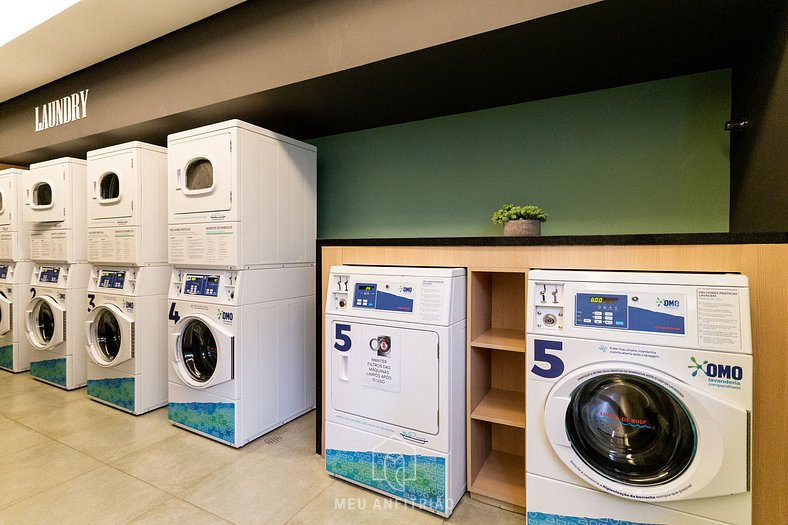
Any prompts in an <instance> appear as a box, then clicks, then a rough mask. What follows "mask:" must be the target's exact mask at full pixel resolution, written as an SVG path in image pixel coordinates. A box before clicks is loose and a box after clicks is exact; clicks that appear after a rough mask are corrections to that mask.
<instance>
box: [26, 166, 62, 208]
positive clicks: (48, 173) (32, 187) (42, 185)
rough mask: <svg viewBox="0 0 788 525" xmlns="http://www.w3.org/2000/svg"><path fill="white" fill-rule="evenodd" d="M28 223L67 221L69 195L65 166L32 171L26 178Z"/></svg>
mask: <svg viewBox="0 0 788 525" xmlns="http://www.w3.org/2000/svg"><path fill="white" fill-rule="evenodd" d="M24 180H25V182H24V187H25V209H24V213H23V214H22V215H23V219H24V220H25V221H26V222H54V221H63V220H65V218H66V216H65V208H64V206H65V200H66V197H67V195H68V193H67V187H66V184H67V181H66V170H65V167H64V166H63V165H55V166H47V167H44V168H39V169H36V170H34V171H31V172H30V174H29V175H28V176H27V177H25V178H24Z"/></svg>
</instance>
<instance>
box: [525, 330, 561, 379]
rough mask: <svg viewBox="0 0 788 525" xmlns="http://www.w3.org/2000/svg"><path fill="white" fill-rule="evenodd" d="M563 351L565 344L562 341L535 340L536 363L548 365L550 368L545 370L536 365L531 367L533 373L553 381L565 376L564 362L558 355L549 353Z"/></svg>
mask: <svg viewBox="0 0 788 525" xmlns="http://www.w3.org/2000/svg"><path fill="white" fill-rule="evenodd" d="M563 349H564V346H563V343H561V342H560V341H542V340H541V339H536V340H534V361H536V362H537V363H544V364H547V365H548V366H547V368H543V367H541V366H539V365H538V364H534V366H533V367H531V372H533V373H534V374H536V375H538V376H539V377H544V378H546V379H553V378H556V377H558V376H560V375H561V374H563V373H564V362H563V361H562V360H561V358H560V357H558V356H557V355H555V354H551V353H548V351H554V352H560V351H561V350H563Z"/></svg>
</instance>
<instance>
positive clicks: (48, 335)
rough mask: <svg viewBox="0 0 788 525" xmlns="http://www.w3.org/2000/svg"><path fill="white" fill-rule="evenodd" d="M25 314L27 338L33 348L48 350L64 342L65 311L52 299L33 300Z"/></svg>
mask: <svg viewBox="0 0 788 525" xmlns="http://www.w3.org/2000/svg"><path fill="white" fill-rule="evenodd" d="M25 313H26V314H27V316H26V317H27V326H26V331H27V338H28V339H29V340H30V343H31V344H32V345H33V346H34V347H36V348H41V349H50V348H53V347H55V346H57V345H58V344H60V343H62V342H63V341H65V326H66V310H65V308H63V307H62V306H60V305H59V304H58V303H57V301H55V300H54V299H53V298H51V297H49V296H39V297H35V298H33V299H32V300H31V301H30V303H28V306H27V310H26V311H25Z"/></svg>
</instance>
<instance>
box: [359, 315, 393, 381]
mask: <svg viewBox="0 0 788 525" xmlns="http://www.w3.org/2000/svg"><path fill="white" fill-rule="evenodd" d="M361 336H362V343H361V344H362V348H361V356H362V357H361V384H362V385H364V386H368V387H372V388H377V389H379V390H385V391H387V392H399V391H400V367H401V356H402V349H401V348H400V347H399V342H400V340H401V338H400V334H399V330H397V329H396V328H391V327H387V326H386V327H383V326H379V327H376V326H365V327H364V329H363V330H362V334H361Z"/></svg>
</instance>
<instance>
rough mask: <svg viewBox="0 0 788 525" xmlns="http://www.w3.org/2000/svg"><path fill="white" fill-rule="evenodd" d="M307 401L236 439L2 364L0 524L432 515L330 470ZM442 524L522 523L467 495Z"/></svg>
mask: <svg viewBox="0 0 788 525" xmlns="http://www.w3.org/2000/svg"><path fill="white" fill-rule="evenodd" d="M314 425H315V414H314V412H311V413H309V414H307V415H305V416H303V417H301V418H299V419H297V420H295V421H293V422H291V423H289V424H288V425H285V426H284V427H282V428H280V429H278V430H274V431H273V432H271V433H269V434H268V435H266V436H263V437H262V438H259V439H258V440H256V441H254V442H252V443H250V444H248V445H246V446H245V447H243V448H242V449H240V450H235V449H233V448H230V447H227V446H225V445H221V444H219V443H216V442H214V441H211V440H209V439H205V438H203V437H201V436H198V435H196V434H192V433H191V432H187V431H185V430H182V429H180V428H176V427H174V426H172V425H171V424H170V423H169V422H168V421H167V411H166V409H160V410H156V411H154V412H151V413H149V414H146V415H143V416H139V417H134V416H131V415H128V414H125V413H122V412H120V411H118V410H115V409H112V408H109V407H107V406H104V405H102V404H100V403H96V402H94V401H91V400H89V399H88V398H87V397H86V395H85V390H84V389H80V390H76V391H72V392H66V391H63V390H60V389H58V388H55V387H52V386H49V385H45V384H43V383H40V382H38V381H35V380H34V379H31V378H30V376H29V374H27V373H24V374H11V373H8V372H5V371H0V524H6V523H8V524H14V525H16V524H26V523H55V524H58V525H64V524H69V523H79V524H85V523H90V524H104V523H135V524H139V523H177V524H180V523H188V524H190V525H192V524H194V525H197V524H202V523H239V524H241V523H262V524H278V523H288V524H302V523H303V524H310V525H314V524H320V523H337V524H340V523H341V524H350V523H374V524H376V525H378V524H379V525H385V524H386V523H397V524H400V523H409V524H412V525H421V524H439V523H443V522H444V520H443V519H442V518H440V517H439V516H436V515H433V514H430V513H427V512H424V511H421V510H417V509H413V508H409V507H406V506H405V505H403V504H401V503H396V502H393V500H390V499H388V498H383V497H381V496H378V495H376V494H375V493H373V492H369V491H366V490H363V489H361V488H358V487H356V486H354V485H351V484H349V483H345V482H342V481H338V480H334V479H332V478H330V477H329V476H328V475H327V474H326V473H325V471H324V470H323V461H322V458H321V457H320V456H318V455H316V454H315V453H314ZM445 522H446V523H451V524H478V523H484V524H485V525H497V524H500V525H508V524H522V523H524V522H525V520H524V518H523V516H521V515H518V514H514V513H511V512H507V511H505V510H501V509H498V508H495V507H491V506H488V505H485V504H483V503H480V502H478V501H475V500H472V499H470V498H469V497H468V496H467V495H466V496H465V497H464V498H463V500H462V501H461V502H460V504H459V506H458V507H457V509H456V510H455V511H454V514H453V515H452V517H451V519H449V520H446V521H445Z"/></svg>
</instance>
